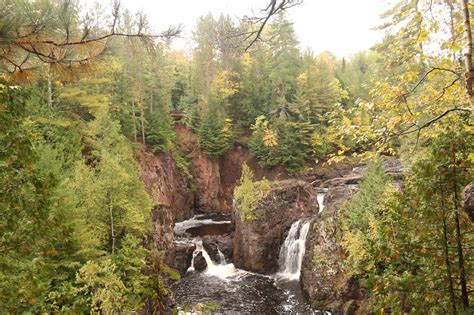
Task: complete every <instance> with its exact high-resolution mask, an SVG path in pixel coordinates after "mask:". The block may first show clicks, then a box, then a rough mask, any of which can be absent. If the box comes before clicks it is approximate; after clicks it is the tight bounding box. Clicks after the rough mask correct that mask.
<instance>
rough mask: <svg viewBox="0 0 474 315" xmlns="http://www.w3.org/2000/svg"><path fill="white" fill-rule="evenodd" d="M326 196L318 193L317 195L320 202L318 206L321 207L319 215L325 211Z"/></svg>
mask: <svg viewBox="0 0 474 315" xmlns="http://www.w3.org/2000/svg"><path fill="white" fill-rule="evenodd" d="M324 195H326V194H325V193H318V194H317V195H316V199H317V200H318V205H319V213H321V212H323V210H324Z"/></svg>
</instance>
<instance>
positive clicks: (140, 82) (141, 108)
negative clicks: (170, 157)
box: [138, 62, 146, 145]
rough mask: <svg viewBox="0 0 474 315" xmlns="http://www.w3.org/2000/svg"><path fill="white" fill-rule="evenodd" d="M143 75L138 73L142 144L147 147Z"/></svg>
mask: <svg viewBox="0 0 474 315" xmlns="http://www.w3.org/2000/svg"><path fill="white" fill-rule="evenodd" d="M142 69H143V67H142V63H141V62H140V70H142ZM142 79H143V78H142V73H141V71H140V72H138V102H139V107H140V126H141V131H142V143H143V144H144V145H145V144H146V143H145V109H144V106H143V81H142Z"/></svg>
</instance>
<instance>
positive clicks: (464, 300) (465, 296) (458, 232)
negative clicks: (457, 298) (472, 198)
mask: <svg viewBox="0 0 474 315" xmlns="http://www.w3.org/2000/svg"><path fill="white" fill-rule="evenodd" d="M456 163H457V161H456V151H455V148H454V147H453V148H452V164H453V165H454V166H455V165H456ZM453 194H454V196H453V198H454V221H455V223H456V246H457V252H458V268H459V278H460V279H459V280H460V282H461V300H462V305H463V307H464V310H468V309H469V295H468V292H467V279H466V269H465V267H464V253H463V248H462V235H461V224H460V221H459V211H460V205H459V193H458V185H457V177H456V169H454V176H453Z"/></svg>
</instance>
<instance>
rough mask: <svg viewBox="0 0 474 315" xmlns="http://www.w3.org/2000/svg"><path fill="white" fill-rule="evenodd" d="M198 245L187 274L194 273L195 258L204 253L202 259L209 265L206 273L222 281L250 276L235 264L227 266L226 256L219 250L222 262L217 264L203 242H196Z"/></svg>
mask: <svg viewBox="0 0 474 315" xmlns="http://www.w3.org/2000/svg"><path fill="white" fill-rule="evenodd" d="M194 243H195V244H196V249H195V250H194V252H193V258H192V260H191V266H190V267H189V268H188V270H187V272H191V271H194V270H195V268H194V258H195V257H196V256H197V255H198V254H199V253H202V257H204V260H205V261H206V263H207V268H206V270H205V273H206V274H208V275H211V276H215V277H218V278H221V279H228V278H232V279H233V280H238V279H239V278H240V277H242V276H244V275H246V274H248V272H246V271H244V270H241V269H237V268H235V266H234V264H227V263H226V260H225V256H224V254H223V253H222V252H221V251H220V249H219V248H218V249H217V251H218V255H219V260H220V262H219V263H218V264H216V263H215V262H214V261H213V260H212V258H211V256H209V253H208V252H207V251H206V249H205V248H204V246H203V245H202V240H200V239H197V240H195V241H194Z"/></svg>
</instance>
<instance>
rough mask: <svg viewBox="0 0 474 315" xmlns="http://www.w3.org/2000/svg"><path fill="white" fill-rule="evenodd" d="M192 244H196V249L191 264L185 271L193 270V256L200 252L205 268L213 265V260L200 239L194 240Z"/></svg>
mask: <svg viewBox="0 0 474 315" xmlns="http://www.w3.org/2000/svg"><path fill="white" fill-rule="evenodd" d="M194 244H196V249H195V250H194V252H193V258H192V259H191V266H190V267H189V268H188V270H187V272H190V271H194V270H195V269H194V258H195V257H196V256H197V255H198V254H199V253H201V254H202V257H204V260H205V261H206V263H207V268H208V269H210V268H212V267H214V266H215V264H214V262H213V261H212V259H211V257H210V256H209V254H208V253H207V252H206V250H205V249H204V246H202V240H196V241H194Z"/></svg>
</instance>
